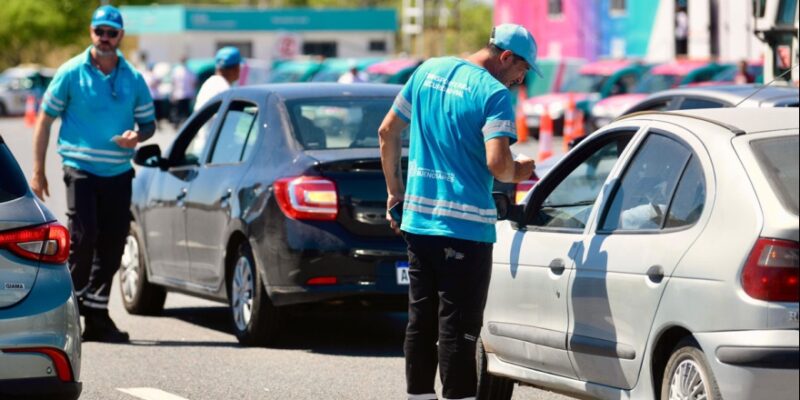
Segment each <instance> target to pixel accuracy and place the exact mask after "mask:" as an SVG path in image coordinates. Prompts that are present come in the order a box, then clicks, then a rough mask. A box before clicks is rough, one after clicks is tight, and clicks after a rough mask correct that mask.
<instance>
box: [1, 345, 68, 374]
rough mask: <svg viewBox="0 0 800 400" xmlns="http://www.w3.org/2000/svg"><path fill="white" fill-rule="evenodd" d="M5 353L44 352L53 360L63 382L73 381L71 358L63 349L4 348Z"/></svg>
mask: <svg viewBox="0 0 800 400" xmlns="http://www.w3.org/2000/svg"><path fill="white" fill-rule="evenodd" d="M2 351H3V352H4V353H38V354H44V355H45V356H47V357H49V358H50V359H51V360H53V366H54V367H55V368H56V375H58V379H59V380H60V381H61V382H72V380H73V378H72V366H70V364H69V359H68V358H67V355H66V354H64V352H63V351H61V350H59V349H54V348H50V347H25V348H17V349H3V350H2Z"/></svg>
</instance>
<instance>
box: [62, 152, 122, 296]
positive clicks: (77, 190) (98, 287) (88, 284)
mask: <svg viewBox="0 0 800 400" xmlns="http://www.w3.org/2000/svg"><path fill="white" fill-rule="evenodd" d="M133 175H134V172H133V170H130V171H128V172H125V173H123V174H120V175H116V176H110V177H103V176H97V175H93V174H90V173H88V172H86V171H81V170H78V169H75V168H70V167H64V183H66V185H67V216H68V217H69V232H70V240H71V241H72V245H71V246H70V249H69V270H70V273H71V274H72V284H73V286H74V287H75V293H76V295H77V297H78V302H79V303H80V305H81V306H82V307H81V308H82V309H83V310H85V311H88V310H98V311H99V312H107V310H108V295H109V293H110V292H111V279H113V277H114V273H116V272H117V269H118V268H119V263H120V259H121V258H122V252H123V250H124V247H125V238H126V237H127V235H128V229H129V227H130V205H131V180H132V179H133Z"/></svg>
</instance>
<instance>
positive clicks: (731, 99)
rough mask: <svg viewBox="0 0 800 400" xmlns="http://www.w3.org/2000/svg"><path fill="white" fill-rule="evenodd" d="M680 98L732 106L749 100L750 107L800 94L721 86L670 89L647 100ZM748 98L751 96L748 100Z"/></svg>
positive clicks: (781, 89) (750, 86)
mask: <svg viewBox="0 0 800 400" xmlns="http://www.w3.org/2000/svg"><path fill="white" fill-rule="evenodd" d="M678 96H695V97H708V98H713V99H718V100H722V101H725V102H728V103H730V104H738V103H739V102H741V101H742V100H744V99H747V101H746V103H747V104H748V105H760V104H764V103H766V104H774V103H775V102H777V101H780V100H791V99H800V92H798V91H797V89H795V88H790V87H783V86H764V85H758V84H748V85H719V86H692V87H681V88H676V89H668V90H664V91H661V92H657V93H654V94H652V95H650V96H649V97H648V99H647V100H651V99H656V98H672V97H678ZM748 96H750V97H749V98H748Z"/></svg>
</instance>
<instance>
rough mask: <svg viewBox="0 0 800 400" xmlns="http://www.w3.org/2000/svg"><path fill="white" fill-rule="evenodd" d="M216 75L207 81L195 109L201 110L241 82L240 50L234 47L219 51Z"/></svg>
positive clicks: (215, 60) (216, 60)
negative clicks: (213, 98)
mask: <svg viewBox="0 0 800 400" xmlns="http://www.w3.org/2000/svg"><path fill="white" fill-rule="evenodd" d="M214 62H215V64H216V73H215V74H214V75H212V76H211V77H210V78H208V79H206V81H205V82H204V83H203V86H202V87H201V88H200V92H198V93H197V99H196V100H195V102H194V109H195V110H199V109H200V108H201V107H203V105H205V104H206V102H208V101H209V100H211V98H212V97H214V96H216V95H217V94H219V93H222V92H224V91H226V90H228V89H230V87H231V85H233V83H234V82H236V81H238V80H239V73H240V71H241V65H242V55H241V53H239V49H237V48H236V47H233V46H226V47H223V48H221V49H219V50H218V51H217V55H216V56H215V57H214Z"/></svg>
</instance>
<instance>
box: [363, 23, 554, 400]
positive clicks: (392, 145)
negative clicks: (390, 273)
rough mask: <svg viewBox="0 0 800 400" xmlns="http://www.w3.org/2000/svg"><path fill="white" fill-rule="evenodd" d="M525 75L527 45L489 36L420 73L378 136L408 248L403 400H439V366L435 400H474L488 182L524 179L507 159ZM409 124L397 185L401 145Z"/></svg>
mask: <svg viewBox="0 0 800 400" xmlns="http://www.w3.org/2000/svg"><path fill="white" fill-rule="evenodd" d="M531 68H533V69H534V71H538V68H537V67H536V41H535V40H534V39H533V36H531V34H530V33H529V32H528V31H527V30H526V29H525V28H523V27H522V26H519V25H513V24H503V25H500V26H497V27H495V28H494V29H493V30H492V35H491V38H490V41H489V43H488V44H487V45H486V47H485V48H483V49H481V50H479V51H478V52H476V53H474V54H472V55H470V56H469V57H467V58H466V59H461V58H456V57H442V58H432V59H430V60H428V61H426V62H425V63H424V64H422V65H421V66H420V67H419V68H418V69H417V70H416V71H415V72H414V75H413V76H412V77H411V79H410V80H409V81H408V83H406V85H405V86H404V87H403V89H402V90H401V92H400V94H399V95H398V96H397V98H396V99H395V102H394V105H393V106H392V108H391V110H389V113H388V114H387V115H386V117H385V118H384V120H383V123H381V126H380V128H379V130H378V135H379V138H380V151H381V163H382V166H383V172H384V175H385V177H386V187H387V192H388V199H387V202H386V207H387V209H388V210H391V209H392V207H393V206H395V205H396V204H400V203H401V202H402V210H403V211H402V213H403V216H402V222H401V225H400V229H401V231H402V233H403V236H404V237H405V239H406V242H407V243H408V262H409V270H408V272H409V279H410V285H409V294H408V326H407V327H406V336H405V344H404V352H405V359H406V391H407V392H406V393H407V394H408V398H409V399H415V400H435V399H436V398H437V397H436V393H435V392H434V381H435V376H436V367H437V364H438V367H439V375H440V377H441V380H442V397H443V398H445V399H470V398H475V394H476V391H477V374H476V365H475V364H476V363H475V346H476V344H477V340H478V336H479V335H480V330H481V326H482V325H483V310H484V307H485V305H486V296H487V293H488V289H489V278H490V276H491V266H492V248H493V243H494V242H495V237H496V233H495V226H494V225H495V223H496V222H497V209H496V206H495V203H494V200H493V198H492V186H493V180H494V179H497V180H499V181H501V182H520V181H522V180H525V179H529V178H530V176H531V174H532V173H533V168H534V163H533V160H531V159H529V158H526V157H520V159H518V160H514V158H513V156H512V154H511V149H510V147H509V146H510V145H511V144H512V143H513V142H514V141H516V129H515V126H514V110H513V108H512V107H511V98H512V95H511V92H510V91H509V90H508V89H509V88H510V87H513V86H515V85H519V84H520V83H521V82H522V80H523V79H524V78H525V75H526V74H527V72H528V70H529V69H531ZM409 124H410V126H411V129H410V140H409V143H410V145H409V151H408V180H407V185H406V182H404V181H403V179H402V169H401V160H402V157H401V154H402V153H401V151H402V142H401V138H402V132H403V131H404V130H405V129H406V127H408V126H409ZM391 214H392V212H391V211H389V212H388V213H387V218H388V219H390V221H391V225H392V227H393V228H395V229H396V228H397V221H395V220H394V219H393V218H392V217H391ZM395 214H396V213H395ZM437 343H438V344H437Z"/></svg>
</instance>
